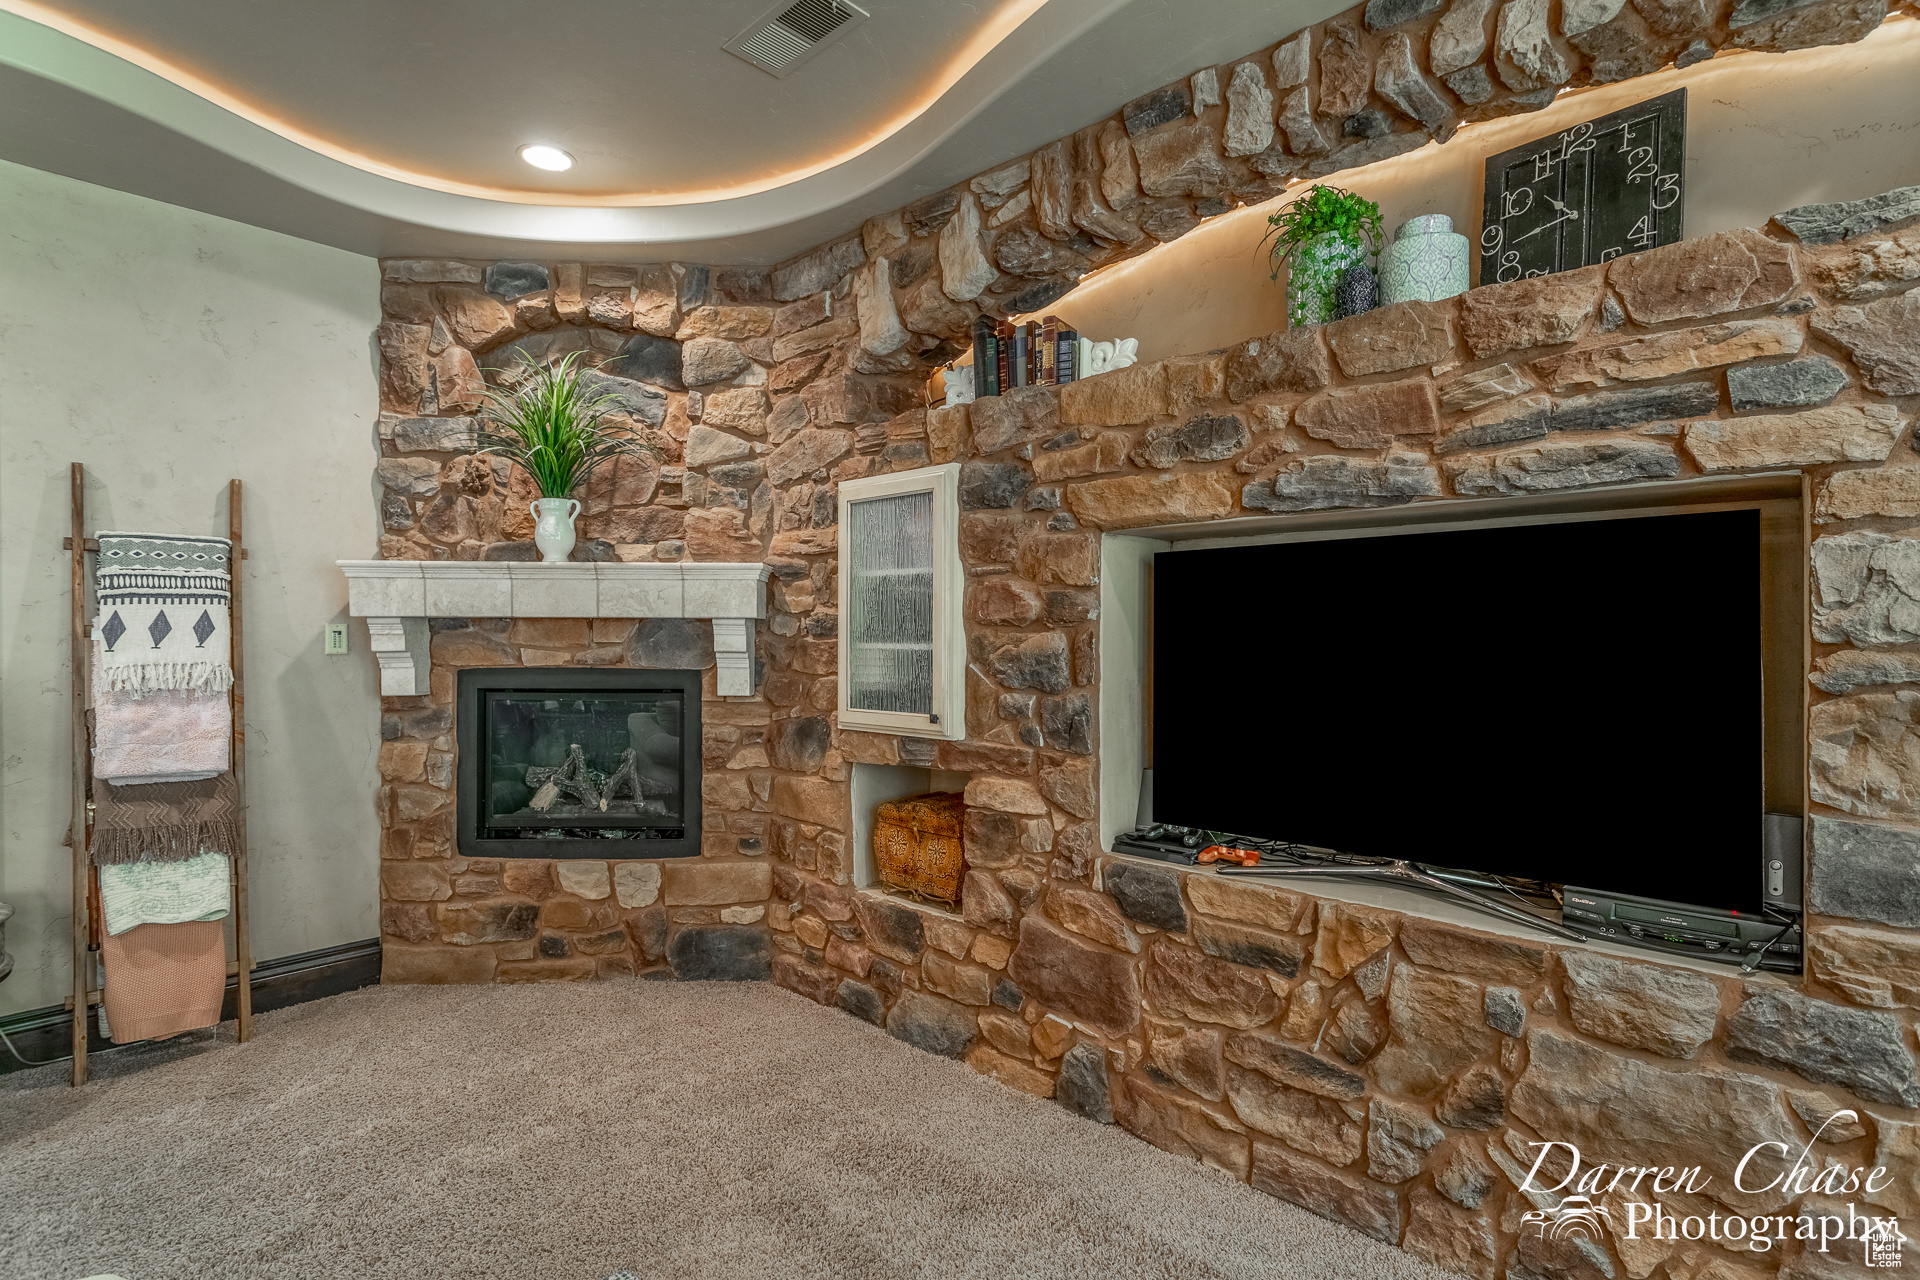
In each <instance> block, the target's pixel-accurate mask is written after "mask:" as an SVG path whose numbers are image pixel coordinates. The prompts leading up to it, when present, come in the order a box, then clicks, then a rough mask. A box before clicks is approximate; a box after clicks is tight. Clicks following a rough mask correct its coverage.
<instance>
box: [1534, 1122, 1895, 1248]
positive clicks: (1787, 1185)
mask: <svg viewBox="0 0 1920 1280" xmlns="http://www.w3.org/2000/svg"><path fill="white" fill-rule="evenodd" d="M1858 1118H1859V1117H1858V1115H1857V1113H1855V1112H1853V1111H1838V1112H1835V1113H1834V1114H1833V1115H1832V1116H1830V1117H1828V1119H1827V1121H1826V1122H1825V1123H1824V1124H1822V1125H1821V1126H1820V1132H1821V1133H1824V1132H1825V1131H1826V1127H1827V1125H1830V1124H1833V1123H1835V1122H1836V1121H1837V1122H1840V1123H1841V1124H1847V1123H1851V1122H1852V1121H1854V1120H1856V1119H1858ZM1819 1136H1820V1133H1816V1134H1815V1135H1814V1138H1815V1139H1816V1140H1818V1138H1819ZM1527 1145H1528V1146H1530V1147H1534V1148H1537V1149H1538V1152H1539V1154H1538V1155H1537V1156H1535V1158H1534V1161H1533V1166H1532V1167H1531V1168H1530V1169H1528V1170H1527V1174H1526V1177H1525V1178H1524V1179H1523V1180H1522V1181H1521V1183H1520V1190H1521V1192H1523V1193H1524V1194H1526V1195H1527V1197H1528V1198H1529V1199H1531V1200H1532V1201H1533V1202H1534V1203H1535V1204H1536V1205H1542V1206H1549V1207H1541V1208H1538V1209H1535V1210H1533V1211H1532V1212H1529V1213H1526V1214H1524V1215H1522V1217H1521V1222H1522V1224H1523V1226H1525V1227H1531V1228H1533V1229H1535V1230H1537V1231H1539V1232H1540V1234H1542V1235H1543V1236H1548V1237H1550V1238H1552V1239H1556V1240H1558V1239H1564V1238H1566V1237H1569V1236H1585V1237H1586V1238H1588V1239H1590V1240H1594V1241H1595V1242H1598V1241H1600V1240H1601V1239H1602V1238H1603V1237H1604V1236H1605V1235H1606V1234H1607V1233H1608V1232H1611V1233H1613V1234H1614V1235H1616V1236H1620V1237H1623V1238H1625V1239H1628V1240H1649V1239H1650V1240H1674V1241H1680V1240H1711V1241H1714V1242H1716V1243H1718V1244H1720V1245H1721V1246H1722V1247H1724V1248H1745V1249H1749V1250H1752V1251H1754V1252H1756V1253H1764V1252H1767V1251H1769V1250H1771V1249H1774V1248H1777V1247H1780V1246H1782V1245H1784V1244H1785V1242H1786V1241H1788V1240H1796V1241H1800V1242H1802V1244H1803V1245H1804V1246H1805V1247H1806V1248H1809V1249H1814V1250H1817V1251H1818V1252H1820V1253H1827V1252H1830V1251H1831V1249H1832V1247H1833V1245H1834V1244H1836V1243H1838V1242H1841V1241H1858V1242H1860V1244H1861V1245H1862V1252H1863V1254H1864V1258H1865V1262H1866V1265H1867V1266H1869V1267H1898V1266H1900V1263H1901V1246H1902V1245H1903V1244H1904V1243H1905V1241H1906V1235H1905V1233H1903V1232H1902V1231H1901V1230H1900V1220H1899V1218H1898V1217H1897V1216H1892V1215H1886V1214H1881V1213H1877V1212H1875V1211H1873V1207H1872V1206H1870V1205H1869V1206H1863V1205H1860V1204H1857V1203H1855V1201H1854V1200H1853V1199H1852V1198H1851V1197H1854V1196H1858V1195H1860V1194H1862V1193H1864V1194H1867V1195H1877V1194H1878V1193H1880V1192H1881V1191H1883V1190H1884V1189H1885V1188H1886V1187H1887V1185H1888V1183H1889V1181H1890V1175H1889V1174H1888V1172H1887V1170H1886V1169H1885V1168H1882V1167H1881V1166H1878V1165H1875V1166H1872V1167H1870V1168H1848V1167H1846V1166H1844V1165H1842V1164H1840V1163H1839V1162H1837V1161H1834V1160H1831V1159H1829V1160H1828V1161H1827V1162H1826V1163H1825V1164H1822V1165H1815V1163H1814V1162H1813V1159H1812V1156H1811V1154H1810V1153H1811V1150H1812V1144H1811V1143H1809V1144H1808V1145H1807V1146H1806V1147H1803V1148H1802V1149H1801V1150H1800V1151H1799V1153H1798V1154H1797V1155H1796V1154H1795V1153H1794V1152H1793V1151H1792V1150H1791V1149H1790V1148H1789V1147H1788V1146H1787V1144H1786V1143H1784V1142H1760V1143H1756V1144H1755V1145H1754V1146H1753V1147H1751V1148H1749V1149H1748V1151H1747V1153H1746V1154H1745V1155H1744V1156H1742V1157H1741V1158H1740V1163H1739V1164H1738V1165H1736V1166H1735V1167H1734V1170H1733V1174H1732V1177H1731V1179H1730V1180H1731V1183H1732V1186H1733V1189H1734V1190H1735V1191H1739V1192H1744V1193H1747V1194H1758V1193H1766V1192H1773V1193H1776V1194H1780V1195H1785V1196H1789V1197H1792V1198H1794V1199H1799V1198H1800V1197H1803V1196H1822V1197H1826V1198H1828V1199H1830V1200H1832V1201H1836V1202H1838V1207H1839V1208H1844V1209H1845V1211H1846V1212H1845V1215H1844V1216H1842V1215H1841V1214H1840V1213H1838V1212H1833V1211H1825V1212H1816V1211H1814V1210H1813V1209H1810V1208H1802V1209H1800V1210H1799V1211H1797V1212H1785V1213H1775V1214H1756V1215H1742V1214H1737V1213H1732V1212H1726V1213H1722V1212H1718V1211H1715V1212H1709V1213H1707V1214H1704V1215H1702V1214H1675V1213H1673V1212H1672V1211H1670V1210H1669V1208H1668V1207H1667V1205H1666V1204H1664V1203H1662V1202H1661V1200H1660V1199H1659V1197H1660V1196H1661V1195H1663V1194H1670V1193H1676V1192H1684V1193H1686V1194H1688V1195H1698V1194H1700V1193H1702V1192H1705V1191H1706V1190H1707V1188H1708V1187H1709V1186H1711V1185H1712V1183H1713V1175H1711V1174H1709V1173H1707V1172H1706V1170H1705V1169H1704V1168H1701V1167H1699V1166H1691V1167H1681V1168H1674V1167H1671V1166H1659V1165H1646V1166H1642V1165H1631V1164H1607V1163H1604V1162H1603V1163H1599V1164H1587V1163H1585V1162H1584V1161H1583V1160H1582V1158H1581V1154H1580V1148H1579V1147H1577V1146H1575V1145H1574V1144H1573V1143H1571V1142H1533V1143H1529V1144H1527ZM1775 1157H1778V1158H1779V1159H1782V1160H1784V1159H1786V1158H1788V1157H1792V1159H1793V1163H1792V1165H1791V1166H1789V1167H1788V1168H1787V1170H1786V1171H1785V1172H1784V1173H1779V1174H1775V1175H1773V1176H1772V1177H1771V1178H1769V1177H1767V1176H1766V1173H1765V1172H1764V1168H1765V1167H1767V1166H1770V1165H1771V1164H1772V1162H1773V1159H1774V1158H1775ZM1549 1163H1551V1165H1552V1170H1551V1171H1549V1170H1548V1168H1547V1166H1548V1165H1549ZM1563 1164H1564V1166H1565V1167H1566V1172H1565V1173H1564V1174H1563V1175H1561V1176H1559V1177H1558V1178H1557V1180H1556V1178H1555V1173H1556V1172H1558V1171H1559V1170H1560V1169H1561V1168H1562V1167H1563ZM1616 1193H1617V1194H1618V1196H1619V1199H1618V1200H1617V1201H1616V1202H1615V1205H1614V1208H1613V1209H1609V1208H1608V1207H1607V1206H1606V1205H1604V1204H1602V1203H1601V1197H1603V1196H1610V1195H1615V1194H1616ZM1621 1208H1624V1213H1622V1212H1619V1211H1618V1210H1620V1209H1621Z"/></svg>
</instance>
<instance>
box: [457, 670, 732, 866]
mask: <svg viewBox="0 0 1920 1280" xmlns="http://www.w3.org/2000/svg"><path fill="white" fill-rule="evenodd" d="M460 675H461V686H462V687H461V693H462V695H463V696H462V698H461V703H462V705H461V708H460V711H461V717H462V722H461V726H460V727H461V744H460V746H461V785H462V792H461V796H460V800H461V810H462V823H461V826H462V831H461V834H462V836H463V838H464V837H468V836H469V835H471V837H472V840H473V841H474V842H476V847H475V848H474V849H473V850H472V852H473V853H480V854H482V855H483V856H489V857H498V856H502V855H503V854H504V855H505V856H510V857H528V858H554V857H597V858H658V857H671V856H677V855H678V854H680V853H682V852H687V853H697V852H698V848H697V846H698V837H699V814H698V812H697V805H698V799H697V797H698V795H699V773H698V769H699V766H698V750H699V740H700V739H699V735H700V730H699V722H698V721H699V711H698V708H699V685H698V677H697V675H696V674H695V673H681V672H651V671H648V672H640V671H625V670H620V671H581V670H578V669H559V670H540V669H531V668H519V669H507V670H492V671H478V670H475V671H463V672H461V673H460ZM663 677H664V678H663ZM689 678H691V680H690V681H689ZM689 682H690V683H691V686H692V687H691V688H689V687H686V686H687V685H688V683H689ZM469 684H472V685H475V686H476V687H474V688H472V689H471V690H469V689H468V688H467V686H468V685H469ZM482 684H484V685H487V686H491V687H477V686H479V685H482ZM556 686H557V687H556ZM622 686H625V687H622ZM663 686H664V687H663ZM676 686H677V687H676ZM469 778H471V791H472V793H473V794H472V795H471V796H469V794H468V790H469V787H468V780H469ZM614 842H621V843H622V844H625V845H626V847H625V848H620V847H617V846H616V844H615V843H614ZM464 843H465V841H464V839H463V844H464ZM481 846H484V847H481Z"/></svg>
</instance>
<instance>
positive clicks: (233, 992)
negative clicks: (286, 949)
mask: <svg viewBox="0 0 1920 1280" xmlns="http://www.w3.org/2000/svg"><path fill="white" fill-rule="evenodd" d="M379 981H380V939H378V938H362V939H359V940H358V941H355V942H343V943H340V944H339V945H337V946H331V947H321V948H319V949H318V950H316V951H302V952H300V953H298V954H297V955H290V956H281V957H279V958H278V959H274V960H260V961H256V962H255V963H254V966H253V1011H254V1012H255V1013H268V1012H270V1011H272V1010H274V1009H285V1008H287V1007H288V1006H290V1005H296V1004H305V1003H306V1002H307V1001H309V1000H320V999H323V998H325V997H327V996H334V995H339V994H340V993H341V992H343V991H353V990H355V989H357V988H359V987H370V986H373V985H374V984H375V983H377V982H379ZM239 1002H240V979H239V977H238V975H234V976H231V977H229V978H228V979H227V996H226V1000H225V1002H224V1003H223V1004H222V1005H221V1007H220V1017H221V1020H222V1021H225V1020H227V1019H230V1018H234V1017H237V1016H238V1015H239ZM0 1031H4V1032H6V1033H7V1038H8V1039H9V1040H11V1041H13V1044H14V1047H15V1048H17V1049H18V1050H19V1051H20V1052H21V1053H22V1054H24V1055H25V1056H27V1057H29V1058H37V1059H41V1060H42V1061H45V1060H48V1059H53V1058H63V1057H65V1055H66V1054H67V1053H68V1051H69V1050H70V1049H71V1048H72V1044H73V1040H72V1036H73V1015H72V1014H70V1013H69V1012H68V1011H67V1009H66V1006H65V1005H58V1004H50V1005H47V1006H45V1007H43V1008H39V1009H24V1010H22V1011H21V1012H19V1013H10V1014H7V1015H6V1016H4V1017H0ZM121 1047H123V1046H120V1045H116V1044H114V1043H113V1042H112V1041H111V1040H106V1039H103V1038H102V1037H101V1035H100V1022H99V1019H97V1018H89V1019H88V1020H87V1052H88V1053H89V1054H95V1053H105V1052H108V1051H110V1050H113V1049H117V1048H121ZM20 1070H24V1068H23V1067H22V1066H21V1063H20V1061H19V1059H17V1058H15V1057H14V1056H13V1055H12V1054H10V1053H6V1052H5V1051H4V1050H3V1049H0V1075H4V1074H5V1073H7V1072H9V1071H20Z"/></svg>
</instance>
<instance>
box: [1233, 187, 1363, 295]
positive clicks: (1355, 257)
mask: <svg viewBox="0 0 1920 1280" xmlns="http://www.w3.org/2000/svg"><path fill="white" fill-rule="evenodd" d="M1383 239H1384V236H1383V234H1382V229H1381V223H1380V206H1379V205H1377V204H1375V203H1374V202H1373V201H1371V200H1366V199H1362V198H1361V197H1359V196H1357V195H1355V194H1353V192H1351V191H1343V190H1341V189H1340V188H1339V187H1324V186H1321V187H1315V188H1313V189H1312V190H1311V191H1309V192H1307V193H1306V194H1305V195H1303V196H1301V197H1300V198H1299V199H1298V200H1295V201H1293V202H1292V203H1291V204H1289V205H1288V206H1287V207H1286V208H1284V209H1282V210H1280V212H1278V213H1276V214H1273V215H1271V216H1269V217H1268V218H1267V234H1266V235H1265V236H1263V237H1262V238H1261V240H1260V243H1261V245H1262V246H1265V245H1267V243H1268V242H1269V241H1271V242H1272V247H1271V248H1269V249H1268V250H1267V256H1268V260H1269V261H1270V262H1271V263H1272V266H1273V278H1274V279H1275V280H1278V279H1279V278H1280V268H1282V267H1285V268H1286V269H1287V320H1288V323H1290V324H1291V325H1293V326H1294V327H1295V328H1298V327H1299V326H1301V325H1305V324H1324V323H1325V322H1327V321H1328V320H1331V319H1333V318H1334V316H1335V311H1334V289H1335V287H1336V286H1337V285H1338V284H1339V282H1340V274H1341V273H1342V272H1343V271H1345V270H1346V269H1347V268H1348V267H1351V266H1353V265H1354V264H1356V263H1359V262H1362V261H1364V260H1365V259H1366V258H1367V257H1368V256H1369V255H1373V256H1376V257H1377V256H1378V255H1379V253H1380V247H1381V243H1382V241H1383Z"/></svg>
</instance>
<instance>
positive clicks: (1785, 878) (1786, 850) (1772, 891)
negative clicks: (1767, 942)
mask: <svg viewBox="0 0 1920 1280" xmlns="http://www.w3.org/2000/svg"><path fill="white" fill-rule="evenodd" d="M1761 823H1762V826H1761V837H1760V842H1761V846H1762V848H1763V851H1764V855H1765V856H1764V857H1763V858H1762V860H1761V866H1760V896H1761V898H1762V900H1764V901H1765V902H1766V903H1767V905H1768V906H1772V907H1778V908H1779V909H1780V910H1782V911H1791V912H1793V913H1795V914H1796V915H1797V914H1799V913H1800V912H1801V911H1802V910H1804V908H1803V907H1802V906H1801V902H1800V897H1801V883H1800V881H1801V874H1800V873H1801V868H1802V867H1804V866H1805V865H1806V852H1805V850H1806V835H1805V828H1806V824H1805V823H1803V822H1802V821H1801V820H1800V819H1799V818H1796V817H1794V816H1793V815H1792V814H1790V813H1769V814H1766V815H1765V816H1764V817H1763V818H1762V819H1761Z"/></svg>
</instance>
